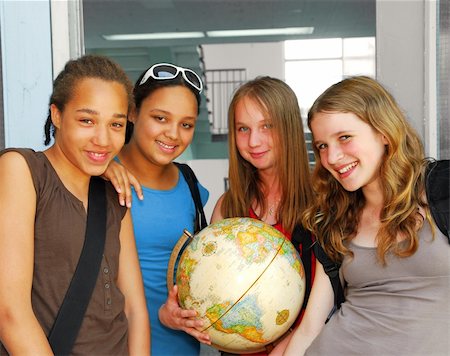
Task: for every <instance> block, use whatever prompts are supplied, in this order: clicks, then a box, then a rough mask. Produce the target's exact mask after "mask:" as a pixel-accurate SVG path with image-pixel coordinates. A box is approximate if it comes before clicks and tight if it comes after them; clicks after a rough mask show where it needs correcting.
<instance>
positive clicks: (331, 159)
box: [327, 145, 344, 164]
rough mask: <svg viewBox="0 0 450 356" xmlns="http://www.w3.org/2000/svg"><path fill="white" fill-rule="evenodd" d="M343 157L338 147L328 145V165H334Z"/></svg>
mask: <svg viewBox="0 0 450 356" xmlns="http://www.w3.org/2000/svg"><path fill="white" fill-rule="evenodd" d="M343 157H344V152H342V149H341V147H340V146H339V145H330V146H328V150H327V160H328V163H329V164H336V163H338V162H339V161H340V160H341V159H342V158H343Z"/></svg>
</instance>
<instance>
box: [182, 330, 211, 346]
mask: <svg viewBox="0 0 450 356" xmlns="http://www.w3.org/2000/svg"><path fill="white" fill-rule="evenodd" d="M183 331H184V332H186V333H188V334H189V335H191V336H193V337H195V338H196V339H197V340H198V341H200V342H201V343H203V344H206V345H211V337H210V336H209V335H208V334H207V333H203V332H201V331H198V330H196V329H193V328H185V329H184V330H183Z"/></svg>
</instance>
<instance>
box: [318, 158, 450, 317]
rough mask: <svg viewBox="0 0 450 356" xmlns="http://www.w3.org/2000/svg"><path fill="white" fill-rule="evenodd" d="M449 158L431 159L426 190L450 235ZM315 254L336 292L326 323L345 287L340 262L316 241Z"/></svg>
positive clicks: (436, 219)
mask: <svg viewBox="0 0 450 356" xmlns="http://www.w3.org/2000/svg"><path fill="white" fill-rule="evenodd" d="M449 162H450V161H449V160H442V161H430V162H429V163H428V166H427V168H426V171H425V191H426V195H427V200H428V205H429V207H430V212H431V216H432V217H433V220H434V222H435V224H436V226H437V227H438V228H439V230H440V231H441V232H442V233H443V234H444V235H445V236H447V238H448V240H449V244H450V237H449V220H450V217H449V216H450V212H449V206H450V199H449V186H450V168H449ZM313 249H314V254H315V255H316V258H317V260H318V261H319V262H320V263H321V264H322V265H323V269H324V271H325V273H326V274H327V275H328V277H329V278H330V282H331V286H332V287H333V293H334V305H333V309H332V310H331V312H330V314H329V315H328V317H327V319H326V321H325V323H327V322H328V321H329V320H330V318H331V316H332V315H333V314H334V312H335V311H336V310H337V309H339V308H340V307H341V304H342V303H343V302H344V300H345V296H344V288H343V287H342V285H341V281H340V279H339V268H340V267H341V265H340V263H338V262H334V261H332V260H331V259H330V258H329V257H328V255H327V254H326V253H325V251H324V250H323V248H322V246H321V245H320V244H319V243H314V246H313Z"/></svg>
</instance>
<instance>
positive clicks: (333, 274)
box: [313, 242, 345, 324]
mask: <svg viewBox="0 0 450 356" xmlns="http://www.w3.org/2000/svg"><path fill="white" fill-rule="evenodd" d="M313 249H314V254H315V255H316V258H317V260H318V261H319V262H320V263H321V264H322V266H323V269H324V271H325V273H326V274H327V275H328V277H329V278H330V282H331V286H332V287H333V294H334V306H333V309H332V310H331V312H330V314H328V317H327V320H326V321H325V324H326V323H327V322H328V321H329V320H330V318H331V316H332V315H333V314H334V312H335V311H336V310H338V309H339V308H340V307H341V304H342V303H343V302H344V300H345V297H344V289H343V288H342V284H341V280H340V279H339V268H340V267H341V265H340V264H339V263H337V262H334V261H332V260H331V258H330V257H328V255H327V254H326V253H325V251H324V250H323V248H322V246H320V243H319V242H316V243H315V244H314V246H313Z"/></svg>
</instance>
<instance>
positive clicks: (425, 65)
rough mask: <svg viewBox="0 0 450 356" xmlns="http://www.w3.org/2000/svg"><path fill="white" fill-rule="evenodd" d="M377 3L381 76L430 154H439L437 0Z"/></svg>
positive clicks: (378, 77) (378, 58) (378, 67)
mask: <svg viewBox="0 0 450 356" xmlns="http://www.w3.org/2000/svg"><path fill="white" fill-rule="evenodd" d="M376 4H377V5H376V14H377V19H376V27H377V33H376V41H377V44H376V47H377V79H378V80H379V81H380V82H381V83H383V84H384V85H385V86H386V87H387V88H388V90H389V91H390V92H391V93H392V94H393V95H394V97H395V99H396V100H397V102H398V103H399V105H400V106H401V108H402V109H403V110H404V112H405V113H406V115H407V118H408V120H409V121H410V122H411V124H412V125H413V127H414V128H415V129H416V130H417V132H418V133H419V135H421V136H422V138H423V141H424V144H425V147H426V154H427V155H431V156H436V152H437V143H438V141H437V138H436V127H435V126H436V102H435V96H436V61H435V40H436V37H435V31H436V14H435V12H436V1H435V0H402V1H386V0H377V2H376ZM433 12H434V13H433ZM433 52H434V53H433Z"/></svg>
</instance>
